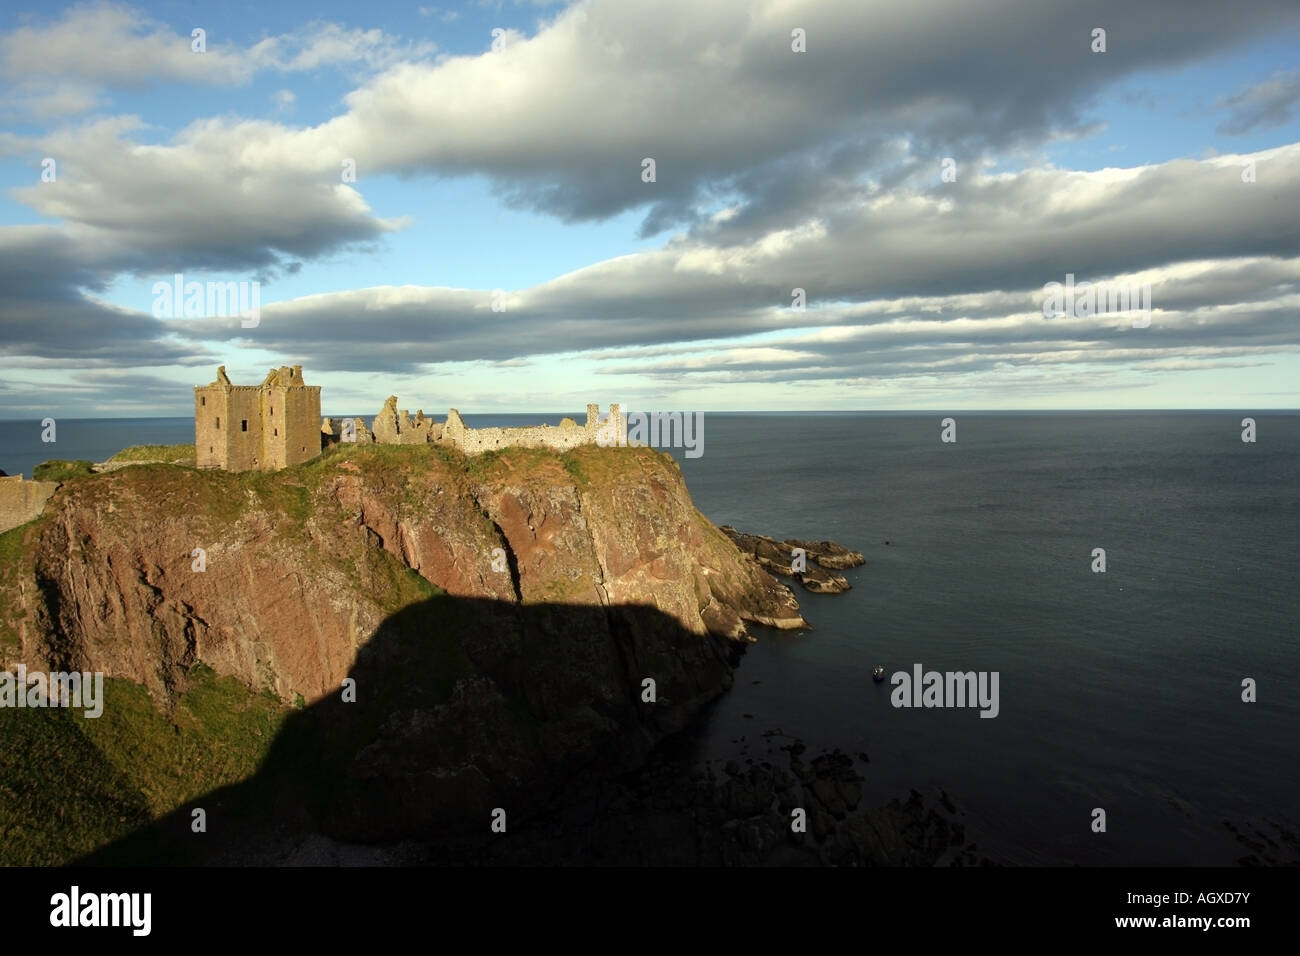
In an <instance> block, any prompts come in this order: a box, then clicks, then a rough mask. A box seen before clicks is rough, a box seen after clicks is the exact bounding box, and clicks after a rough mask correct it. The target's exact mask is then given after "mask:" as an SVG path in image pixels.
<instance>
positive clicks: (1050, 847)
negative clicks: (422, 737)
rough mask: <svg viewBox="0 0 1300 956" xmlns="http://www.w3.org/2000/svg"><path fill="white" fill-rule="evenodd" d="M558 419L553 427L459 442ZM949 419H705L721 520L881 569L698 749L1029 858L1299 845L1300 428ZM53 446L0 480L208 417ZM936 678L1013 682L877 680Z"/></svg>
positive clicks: (25, 432) (69, 424) (721, 717)
mask: <svg viewBox="0 0 1300 956" xmlns="http://www.w3.org/2000/svg"><path fill="white" fill-rule="evenodd" d="M570 414H573V413H570ZM1244 414H1250V415H1252V417H1254V418H1255V419H1256V421H1257V422H1258V425H1259V440H1258V442H1257V443H1256V444H1253V445H1251V444H1243V443H1242V441H1241V440H1240V425H1239V423H1240V421H1241V419H1242V417H1243V415H1244ZM366 417H367V418H369V417H370V416H366ZM539 417H540V418H541V419H542V420H545V421H550V422H552V423H554V422H558V421H559V417H560V415H559V414H553V415H544V416H466V420H467V421H468V422H469V423H470V424H472V425H479V426H484V425H492V424H521V423H526V422H530V421H536V420H537V419H538V418H539ZM574 417H575V418H577V420H578V421H582V420H583V418H582V417H581V416H580V415H574ZM941 417H943V416H941V415H938V414H926V415H804V414H800V415H771V416H744V415H708V416H706V428H705V445H704V449H705V454H704V455H703V457H701V458H698V459H686V458H684V457H682V455H681V453H680V452H676V456H677V457H678V460H679V461H681V463H682V467H683V471H684V473H685V475H686V478H687V482H688V484H689V487H690V490H691V493H692V495H693V497H694V499H695V503H696V505H697V506H698V507H699V508H700V510H701V511H702V512H703V513H704V514H705V515H707V516H708V517H709V518H710V519H712V520H713V521H715V522H717V523H719V524H724V523H725V524H733V525H735V526H737V527H738V528H741V529H742V530H746V531H753V532H760V533H764V534H771V535H774V536H776V537H803V538H813V539H820V538H824V537H829V538H833V539H835V540H837V541H839V542H841V543H843V544H845V545H848V546H850V547H854V548H857V549H858V550H861V551H863V552H864V553H865V554H866V556H867V559H868V564H867V565H866V566H865V567H862V568H858V569H854V570H852V571H849V572H847V576H848V577H849V578H850V580H851V581H852V582H853V586H854V587H853V590H852V591H850V592H849V593H848V594H844V595H839V596H818V595H812V594H806V593H804V592H802V591H799V592H798V593H799V595H800V600H801V602H802V604H803V607H804V613H805V616H806V617H807V618H808V619H809V621H811V622H812V624H813V625H814V627H815V630H813V631H811V632H808V633H804V634H798V635H792V634H786V633H779V632H773V631H767V630H762V631H761V633H759V637H760V642H759V643H758V644H756V645H753V646H752V647H751V648H750V649H749V651H748V652H747V653H746V655H745V658H744V660H743V662H742V664H741V667H740V670H739V671H738V672H737V675H736V677H737V679H736V686H735V688H734V689H733V691H732V692H731V693H730V694H728V695H727V696H726V697H724V698H723V699H722V700H721V701H720V702H719V703H718V705H717V706H715V707H714V708H713V709H712V710H711V711H710V713H709V715H708V717H707V719H706V720H705V721H704V723H703V725H702V726H701V727H700V728H699V729H698V730H697V731H695V732H694V734H693V736H692V739H691V740H690V741H689V742H688V744H689V748H690V750H691V751H692V752H693V753H694V754H695V755H696V756H697V757H698V759H700V760H706V759H713V760H724V759H728V758H732V757H740V758H744V757H746V756H748V757H752V758H753V759H756V760H757V759H768V758H769V756H770V757H771V759H773V761H774V762H776V761H778V760H779V761H780V763H781V764H782V765H784V763H785V755H784V754H781V753H780V752H779V751H777V750H776V749H775V748H776V747H778V746H779V745H780V744H782V743H785V742H787V741H786V740H784V739H782V738H777V737H769V738H764V737H763V736H762V734H763V733H764V732H768V731H773V730H775V729H777V728H779V729H780V730H781V731H782V732H784V733H785V734H787V735H791V736H796V737H799V738H801V739H802V740H804V741H805V742H806V743H807V744H808V746H809V749H810V751H812V752H816V751H817V750H820V749H829V748H832V747H839V748H840V749H842V750H845V751H848V752H850V753H854V754H856V753H858V752H859V751H865V752H866V753H867V754H868V755H869V756H870V759H871V762H870V764H868V765H865V766H864V767H863V768H862V769H863V770H864V772H865V776H866V784H865V787H866V790H867V795H868V797H869V798H870V799H872V800H873V801H876V802H884V801H885V800H888V799H890V798H892V797H895V796H900V795H905V794H906V792H907V790H908V789H909V788H912V787H915V788H917V789H919V790H922V791H923V792H932V791H933V790H935V789H937V788H943V789H946V790H947V791H948V793H949V794H950V795H951V796H952V798H953V799H954V800H955V801H956V802H957V804H958V805H959V807H961V808H962V809H963V810H964V811H965V813H966V820H967V824H968V833H969V835H970V837H971V838H972V839H974V840H975V841H976V842H977V843H978V844H979V845H980V848H981V849H982V850H985V851H988V852H992V853H995V854H997V855H998V856H999V857H1001V858H1004V859H1009V860H1013V861H1017V862H1026V863H1031V862H1035V863H1071V862H1077V863H1083V864H1093V863H1125V864H1129V863H1150V864H1191V863H1215V864H1230V863H1233V862H1235V861H1236V860H1237V859H1238V858H1239V857H1241V856H1244V855H1245V854H1246V853H1247V852H1249V851H1247V850H1246V849H1245V848H1243V847H1241V846H1240V845H1239V844H1237V843H1236V842H1235V840H1233V839H1232V838H1231V834H1229V833H1228V831H1227V830H1226V828H1225V827H1224V826H1223V823H1222V821H1223V820H1224V819H1228V820H1231V821H1233V822H1234V823H1235V824H1237V825H1239V826H1240V825H1242V824H1244V823H1255V824H1257V825H1262V824H1263V822H1264V821H1267V820H1276V821H1280V822H1285V823H1287V824H1289V825H1290V827H1291V829H1292V830H1295V829H1297V824H1300V761H1297V759H1296V758H1297V754H1300V686H1298V685H1297V678H1298V677H1300V666H1298V665H1300V636H1298V635H1297V621H1300V580H1298V578H1300V563H1298V562H1297V560H1296V555H1297V551H1298V550H1300V547H1298V546H1300V482H1298V480H1297V479H1298V477H1300V415H1296V414H1287V413H1274V414H1270V413H1254V412H1248V413H1231V412H1213V413H1177V414H1169V413H1149V414H1143V413H1131V414H1120V413H1115V414H1107V413H1100V414H1098V413H1089V414H1042V415H976V414H972V415H956V416H955V417H956V418H957V423H958V426H957V427H958V436H957V437H958V441H957V443H956V444H952V445H945V444H942V443H941V442H940V441H939V419H940V418H941ZM58 429H59V431H58V442H57V444H56V445H43V444H41V442H40V427H39V423H37V422H34V421H33V422H0V468H4V469H5V470H6V471H9V472H10V473H11V474H12V473H15V472H18V471H23V472H26V473H27V474H28V475H29V476H30V473H31V468H32V466H33V465H34V464H35V463H36V462H38V461H41V460H43V459H45V458H50V457H60V458H90V459H93V460H103V459H104V458H106V457H108V456H109V455H111V454H112V453H113V452H115V451H117V450H118V449H120V448H121V447H123V446H125V445H129V444H143V443H175V442H188V441H192V440H193V422H192V420H190V419H130V420H125V419H118V420H108V421H105V420H100V421H82V422H77V421H72V420H60V421H59V425H58ZM55 448H57V449H58V450H57V452H55V451H54V449H55ZM885 540H889V541H891V542H892V544H891V545H889V546H886V545H885V544H884V543H883V542H884V541H885ZM1098 547H1101V548H1105V549H1106V556H1107V565H1108V569H1107V573H1105V574H1093V573H1092V572H1091V570H1090V564H1091V552H1092V549H1093V548H1098ZM918 662H919V663H921V664H923V665H924V666H925V669H927V670H929V669H935V670H939V671H949V670H962V671H965V670H975V671H997V672H999V674H1000V688H999V690H1000V695H999V696H1000V700H999V703H1000V708H1001V712H1000V715H999V716H998V717H997V718H996V719H981V718H979V716H978V711H977V710H976V709H969V710H942V709H895V708H893V707H891V706H890V704H889V693H890V689H891V688H890V686H889V685H888V684H887V683H886V684H875V683H873V682H872V680H871V669H872V667H873V666H874V665H876V664H883V665H884V666H885V667H886V669H887V670H888V671H889V672H890V673H892V672H893V671H895V670H908V671H910V670H911V667H912V665H913V664H914V663H918ZM1243 677H1252V678H1254V679H1255V680H1256V681H1257V682H1258V687H1259V690H1258V695H1259V700H1258V703H1254V704H1245V703H1242V701H1241V699H1240V684H1241V680H1242V678H1243ZM746 715H750V716H746ZM742 738H743V739H742ZM806 756H808V755H806ZM1094 807H1102V808H1104V809H1105V810H1106V812H1107V817H1108V819H1107V823H1108V828H1107V832H1106V833H1105V834H1094V833H1092V832H1091V830H1090V826H1089V824H1090V821H1091V812H1092V809H1093V808H1094Z"/></svg>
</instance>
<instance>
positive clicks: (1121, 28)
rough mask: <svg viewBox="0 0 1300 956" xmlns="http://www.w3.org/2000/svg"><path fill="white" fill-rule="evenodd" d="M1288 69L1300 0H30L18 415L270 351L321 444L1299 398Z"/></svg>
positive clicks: (13, 133)
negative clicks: (723, 416) (595, 410)
mask: <svg viewBox="0 0 1300 956" xmlns="http://www.w3.org/2000/svg"><path fill="white" fill-rule="evenodd" d="M196 31H198V32H196ZM1298 50H1300V4H1297V3H1295V2H1294V0H1244V2H1238V3H1235V4H1225V3H1223V2H1222V0H1146V2H1143V3H1140V4H1135V3H1133V2H1132V0H1089V2H1088V3H1086V4H1058V3H1043V2H1042V0H988V2H981V3H971V2H969V0H910V2H908V3H906V4H895V3H888V4H885V3H878V2H874V0H815V2H807V3H805V2H800V0H709V2H708V3H700V2H699V0H682V2H679V0H647V2H641V0H580V2H573V3H563V2H556V3H546V2H511V0H488V2H476V0H470V2H467V3H463V4H452V3H445V4H442V5H438V6H435V5H433V4H420V3H413V4H396V3H386V2H380V0H376V2H371V3H367V4H353V3H348V4H343V3H339V2H325V3H317V4H313V5H311V9H310V11H308V10H307V9H306V8H305V7H302V6H299V5H292V4H285V5H282V6H281V5H267V4H261V3H258V4H253V3H221V2H204V3H202V4H200V3H183V2H157V3H75V4H65V5H60V4H50V3H42V4H40V5H39V6H37V5H32V4H31V3H30V0H16V2H11V3H8V4H6V5H5V7H4V10H3V12H2V13H0V90H2V95H0V186H3V189H2V190H0V418H20V419H25V418H41V417H44V416H47V415H50V416H60V415H62V416H72V417H118V416H146V415H188V414H191V413H192V408H193V393H192V388H193V386H195V385H203V384H207V383H209V382H211V381H213V380H214V379H215V377H216V367H217V366H218V365H224V366H225V367H226V369H227V372H228V374H229V376H230V378H231V380H232V381H234V382H236V383H239V384H257V383H259V382H261V381H262V379H263V378H264V377H265V375H266V372H267V370H268V369H269V368H271V367H273V366H279V365H282V364H290V365H293V364H298V365H302V366H303V368H304V375H305V378H306V380H307V382H308V383H309V384H317V385H321V386H322V409H323V411H324V413H325V414H331V413H333V414H339V413H345V412H346V413H358V412H365V411H366V410H368V409H369V410H373V411H375V412H377V411H378V410H379V408H380V406H381V405H382V403H383V401H384V399H385V398H386V397H387V396H388V395H390V394H396V395H398V396H399V397H400V399H401V405H402V407H407V406H409V407H410V408H417V407H419V408H423V409H424V410H425V411H426V412H427V413H430V414H435V415H440V414H441V412H442V411H443V410H445V409H446V408H449V407H456V408H458V409H460V410H461V411H462V412H465V413H497V412H529V411H534V410H545V411H556V410H559V411H572V410H581V409H583V408H585V406H586V404H587V403H588V402H599V403H601V405H602V407H603V406H605V405H607V404H609V403H610V402H615V401H618V402H621V403H623V405H624V407H633V408H640V409H646V410H682V411H736V410H814V409H816V410H848V409H863V410H871V409H879V410H902V409H916V410H942V411H961V410H971V409H1041V410H1052V409H1133V408H1231V409H1259V410H1264V409H1276V408H1297V407H1300V324H1298V323H1300V57H1297V55H1296V54H1297V51H1298ZM177 276H180V277H181V278H180V282H181V289H182V295H180V296H177V297H175V298H173V296H172V295H171V294H170V293H169V292H167V293H166V294H164V293H165V290H170V289H171V288H172V286H173V285H174V284H175V283H176V281H177V280H176V278H175V277H177ZM1067 277H1069V278H1068V279H1067ZM1051 283H1059V284H1061V286H1065V285H1067V284H1068V285H1070V286H1071V287H1072V289H1073V290H1074V292H1076V293H1077V294H1074V295H1072V297H1071V298H1065V297H1064V290H1063V289H1062V290H1061V293H1062V294H1061V295H1060V296H1056V297H1055V298H1054V297H1053V296H1054V292H1055V291H1056V290H1054V289H1053V287H1052V286H1051ZM192 289H197V290H198V291H199V293H200V294H199V295H197V296H190V295H189V292H190V290H192ZM796 290H800V291H796ZM1089 290H1090V291H1089ZM227 292H242V293H243V294H244V297H245V298H244V302H243V312H242V313H241V311H240V309H239V308H238V307H237V306H236V304H235V302H234V301H231V302H229V303H227V302H226V299H225V294H226V293H227ZM1097 293H1100V294H1099V295H1098V294H1097ZM187 299H188V301H186V300H187ZM1071 299H1072V300H1071ZM1138 303H1140V304H1141V308H1138V307H1135V304H1138ZM254 305H256V309H255V310H254V308H253V307H254Z"/></svg>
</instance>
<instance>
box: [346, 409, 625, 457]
mask: <svg viewBox="0 0 1300 956" xmlns="http://www.w3.org/2000/svg"><path fill="white" fill-rule="evenodd" d="M337 428H338V426H337V425H335V424H334V423H333V422H332V421H331V420H330V419H326V420H325V424H324V426H322V431H325V432H326V434H327V435H331V436H332V435H333V433H334V432H336V431H337ZM616 436H617V437H616ZM357 438H358V441H361V440H362V438H361V432H360V430H358V432H357ZM373 438H374V441H375V442H377V443H379V444H381V445H412V444H413V445H419V444H424V443H426V442H431V443H433V444H438V445H445V446H449V447H452V448H458V449H460V450H461V451H462V452H464V453H465V454H466V455H479V454H482V453H483V452H487V451H495V450H497V449H500V448H551V449H554V450H556V451H568V450H569V449H571V448H577V447H579V446H581V445H593V444H596V443H597V442H598V440H599V441H603V442H605V443H606V444H608V445H609V446H611V447H612V446H614V445H618V444H624V445H625V444H627V420H626V416H625V415H624V414H623V413H622V412H621V411H620V410H619V407H618V405H611V406H610V413H609V415H608V416H606V417H605V418H604V419H601V418H600V407H599V406H598V405H595V404H591V405H588V406H587V423H586V425H579V424H578V423H577V422H575V421H574V420H573V419H572V418H565V419H562V420H561V422H560V424H559V425H558V426H557V425H528V426H525V427H522V428H470V427H468V426H467V425H466V424H465V421H464V419H462V418H461V417H460V412H458V411H457V410H456V409H454V408H453V409H451V410H450V411H449V412H448V413H447V420H446V421H445V422H443V423H442V424H437V423H436V422H434V421H433V420H432V419H427V418H425V417H424V412H422V411H421V412H419V413H417V414H416V417H415V419H414V420H412V419H411V417H410V415H409V414H408V413H407V412H406V410H404V409H403V410H401V411H399V410H398V408H397V398H396V396H393V395H390V396H389V397H388V400H387V401H385V402H384V407H383V409H382V410H380V412H379V414H378V415H377V416H376V417H375V420H374V433H373ZM328 440H329V439H327V441H328Z"/></svg>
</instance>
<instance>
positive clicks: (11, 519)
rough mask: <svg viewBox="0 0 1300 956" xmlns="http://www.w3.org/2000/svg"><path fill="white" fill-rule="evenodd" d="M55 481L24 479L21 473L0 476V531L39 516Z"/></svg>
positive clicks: (54, 487) (54, 489) (51, 492)
mask: <svg viewBox="0 0 1300 956" xmlns="http://www.w3.org/2000/svg"><path fill="white" fill-rule="evenodd" d="M58 487H59V483H58V482H57V481H24V480H23V476H22V475H15V476H13V477H4V478H0V533H2V532H5V531H8V530H9V529H10V528H16V527H18V526H19V525H20V524H26V523H27V522H29V521H33V520H35V519H36V518H38V517H40V514H41V512H42V511H44V510H45V502H47V501H49V500H50V496H51V495H52V494H54V492H55V491H56V490H57V489H58Z"/></svg>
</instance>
